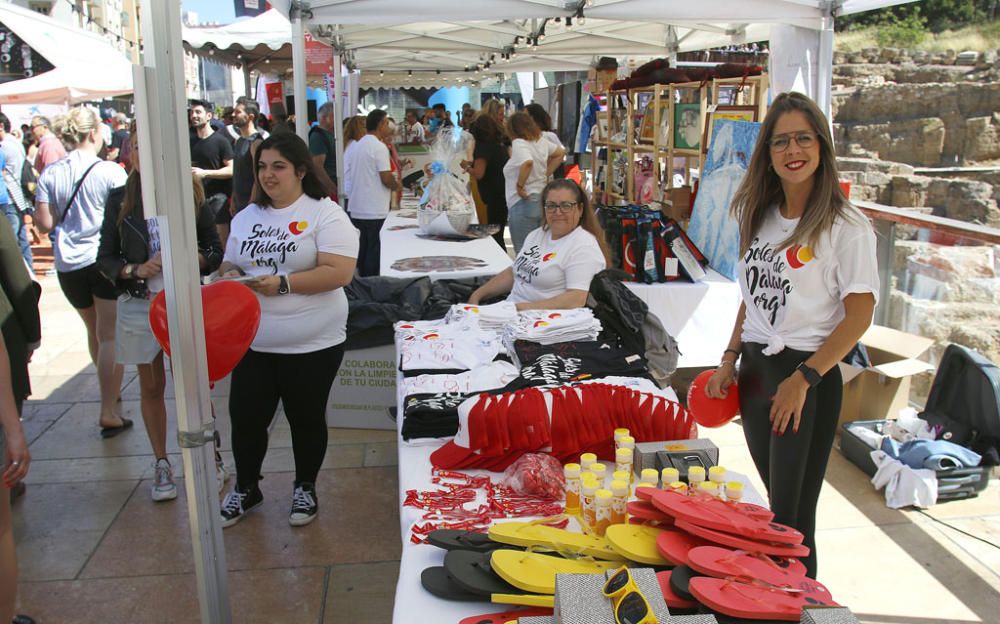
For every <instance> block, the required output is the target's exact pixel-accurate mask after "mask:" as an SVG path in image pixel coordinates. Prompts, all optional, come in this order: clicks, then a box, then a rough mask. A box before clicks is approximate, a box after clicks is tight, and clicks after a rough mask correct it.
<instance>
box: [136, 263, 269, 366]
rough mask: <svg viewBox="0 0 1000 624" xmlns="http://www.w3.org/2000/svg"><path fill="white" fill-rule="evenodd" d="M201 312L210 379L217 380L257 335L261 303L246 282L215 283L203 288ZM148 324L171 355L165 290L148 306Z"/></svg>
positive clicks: (234, 362) (236, 361)
mask: <svg viewBox="0 0 1000 624" xmlns="http://www.w3.org/2000/svg"><path fill="white" fill-rule="evenodd" d="M201 312H202V316H203V317H204V319H205V353H206V355H207V357H208V380H209V381H218V380H220V379H222V378H223V377H225V376H226V375H228V374H229V373H230V372H231V371H232V370H233V369H234V368H236V365H237V364H239V361H240V360H241V359H242V358H243V356H244V355H245V354H246V352H247V349H249V348H250V343H252V342H253V339H254V336H256V335H257V327H258V326H260V302H259V301H257V295H255V294H254V293H253V291H252V290H250V289H249V288H247V287H246V286H244V285H243V284H240V283H238V282H230V281H221V282H215V283H214V284H209V285H208V286H202V287H201ZM149 326H150V328H152V330H153V335H154V336H155V337H156V341H157V342H158V343H160V346H161V347H163V351H164V352H166V354H167V355H170V332H169V330H168V329H167V298H166V296H165V294H164V292H163V291H160V292H159V293H158V294H157V295H156V297H154V298H153V302H152V304H151V305H150V306H149Z"/></svg>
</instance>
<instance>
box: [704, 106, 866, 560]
mask: <svg viewBox="0 0 1000 624" xmlns="http://www.w3.org/2000/svg"><path fill="white" fill-rule="evenodd" d="M760 137H761V138H760V140H759V141H758V142H757V146H756V147H755V148H754V152H753V155H752V156H751V159H750V166H749V168H748V169H747V175H746V177H745V178H744V180H743V182H742V184H741V185H740V187H739V189H738V190H737V192H736V195H735V196H734V198H733V204H732V213H733V215H734V217H735V218H736V219H737V220H738V222H739V228H740V255H741V256H742V258H741V260H740V262H739V264H738V265H737V273H738V274H739V281H740V289H741V291H742V293H743V303H742V304H741V305H740V310H739V314H738V315H737V318H736V325H735V327H733V332H732V336H731V337H730V339H729V346H728V348H727V349H726V350H725V352H724V353H723V354H722V361H721V363H720V364H719V367H718V368H717V369H716V371H715V373H714V374H713V375H712V377H711V379H710V380H709V382H708V384H707V385H706V388H705V392H706V394H707V395H708V396H709V397H714V398H720V397H724V396H726V394H727V391H728V388H729V386H730V385H731V384H732V383H733V382H734V381H737V382H738V385H739V395H740V414H741V416H742V419H743V433H744V435H745V436H746V440H747V446H748V447H749V448H750V454H751V456H752V457H753V461H754V464H755V465H756V467H757V471H758V472H759V473H760V477H761V480H762V481H763V482H764V485H765V487H766V488H767V491H768V495H769V497H770V500H771V509H772V511H774V513H775V522H779V523H782V524H786V525H790V526H792V527H795V528H796V529H798V530H799V531H801V532H802V533H803V534H805V540H804V542H803V543H804V544H805V545H806V546H808V547H809V550H810V554H809V556H808V557H807V558H805V559H804V563H805V564H806V568H807V570H808V575H809V576H810V577H812V578H815V577H816V567H817V566H816V540H815V531H816V505H817V502H818V500H819V492H820V488H821V487H822V485H823V475H824V473H825V472H826V464H827V459H828V458H829V456H830V449H831V448H832V446H833V436H834V433H835V432H836V430H837V421H838V419H839V416H840V404H841V393H842V385H843V382H842V380H841V376H840V370H839V368H838V367H837V363H838V362H839V361H840V360H841V358H843V357H844V356H845V355H846V354H847V353H848V352H849V351H850V350H851V349H852V348H853V347H854V345H855V344H856V343H857V341H858V339H860V338H861V335H862V334H864V332H865V330H866V329H868V326H869V325H870V324H871V321H872V314H873V312H874V309H875V303H876V300H877V298H878V292H879V278H878V266H877V261H876V257H875V234H874V232H873V231H872V227H871V224H870V223H869V222H868V220H867V219H866V218H865V216H864V215H863V214H862V213H861V212H860V211H859V210H858V209H857V208H855V207H854V206H852V205H851V204H850V202H849V201H848V199H847V197H845V196H844V193H843V191H842V190H841V188H840V184H839V181H838V176H837V159H836V155H835V153H834V147H833V140H832V137H831V136H830V125H829V123H828V121H827V119H826V116H825V115H824V114H823V113H822V111H820V110H819V108H818V107H817V106H816V104H815V103H814V102H813V101H812V100H810V99H809V98H807V97H806V96H804V95H802V94H799V93H783V94H781V95H779V96H778V97H777V98H775V100H774V102H773V104H772V105H771V109H770V111H768V114H767V117H766V118H765V119H764V123H763V126H762V127H761V131H760ZM737 360H739V362H740V366H739V370H738V371H737V368H736V362H737Z"/></svg>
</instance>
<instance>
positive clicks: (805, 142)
mask: <svg viewBox="0 0 1000 624" xmlns="http://www.w3.org/2000/svg"><path fill="white" fill-rule="evenodd" d="M817 138H818V137H817V136H816V134H815V133H813V132H796V133H795V134H781V135H778V136H776V137H772V138H771V140H770V141H768V143H769V144H770V145H771V151H772V152H783V151H785V150H786V149H788V146H789V145H791V143H792V141H793V140H794V141H795V144H796V145H798V146H799V147H801V148H802V149H809V148H810V147H812V145H813V143H815V142H816V139H817Z"/></svg>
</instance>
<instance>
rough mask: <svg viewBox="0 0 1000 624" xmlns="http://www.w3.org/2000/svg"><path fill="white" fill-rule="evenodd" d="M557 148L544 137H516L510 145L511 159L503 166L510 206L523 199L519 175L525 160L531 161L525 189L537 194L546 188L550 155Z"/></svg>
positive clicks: (505, 187)
mask: <svg viewBox="0 0 1000 624" xmlns="http://www.w3.org/2000/svg"><path fill="white" fill-rule="evenodd" d="M557 149H559V146H558V145H557V144H555V143H553V142H551V141H549V140H548V139H546V138H544V137H541V138H539V139H538V140H537V141H527V140H525V139H514V142H513V143H511V146H510V159H509V160H508V161H507V164H505V165H504V166H503V182H504V185H503V187H504V194H505V195H506V196H507V205H508V206H513V205H514V204H516V203H517V202H519V201H521V199H522V197H521V196H520V195H518V194H517V176H518V172H519V171H520V169H521V165H522V164H523V163H524V162H525V161H528V160H530V161H531V173H530V174H529V175H528V179H527V181H525V183H524V190H525V191H526V192H527V193H528V195H537V194H538V193H541V192H542V189H543V188H545V181H546V179H547V178H548V172H547V167H548V161H549V156H551V155H552V153H553V152H555V151H556V150H557Z"/></svg>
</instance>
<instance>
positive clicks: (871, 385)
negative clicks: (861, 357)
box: [840, 325, 934, 423]
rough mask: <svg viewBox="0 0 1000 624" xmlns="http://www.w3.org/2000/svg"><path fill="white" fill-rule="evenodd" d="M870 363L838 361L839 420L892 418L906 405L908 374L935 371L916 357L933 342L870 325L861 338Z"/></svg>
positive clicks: (908, 395)
mask: <svg viewBox="0 0 1000 624" xmlns="http://www.w3.org/2000/svg"><path fill="white" fill-rule="evenodd" d="M861 343H862V344H863V345H865V348H866V349H867V350H868V356H869V358H870V359H871V366H869V367H868V368H867V369H864V368H858V367H854V366H849V365H847V364H844V363H841V364H840V372H841V374H842V375H843V376H844V401H843V405H842V407H841V409H840V422H841V423H845V422H849V421H854V420H884V419H888V418H895V417H896V415H897V414H898V413H899V410H901V409H903V408H904V407H907V406H908V405H909V399H910V377H912V376H913V375H918V374H921V373H927V372H931V371H933V370H934V367H933V366H931V365H930V364H928V363H927V362H923V361H921V360H918V359H917V357H918V356H920V355H922V354H923V353H924V352H925V351H927V349H929V348H930V347H931V345H933V344H934V340H933V339H931V338H924V337H923V336H917V335H915V334H908V333H906V332H901V331H897V330H895V329H889V328H888V327H882V326H880V325H872V326H871V327H869V328H868V331H866V332H865V335H864V336H862V337H861Z"/></svg>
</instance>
